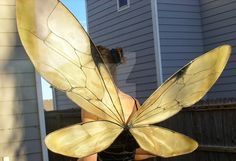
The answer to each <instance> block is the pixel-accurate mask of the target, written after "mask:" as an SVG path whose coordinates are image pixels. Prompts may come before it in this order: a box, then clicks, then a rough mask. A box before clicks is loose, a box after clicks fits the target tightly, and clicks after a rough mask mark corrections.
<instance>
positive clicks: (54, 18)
mask: <svg viewBox="0 0 236 161" xmlns="http://www.w3.org/2000/svg"><path fill="white" fill-rule="evenodd" d="M16 8H17V25H18V30H19V34H20V38H21V41H22V43H23V45H24V47H25V49H26V52H27V54H28V55H29V57H30V59H31V61H32V62H33V64H34V66H35V67H36V69H37V71H38V72H39V73H40V74H41V75H42V76H43V77H44V78H45V79H46V80H47V81H48V82H49V83H51V84H52V85H53V86H55V87H56V88H57V89H59V90H62V91H65V92H66V94H67V95H68V97H69V98H71V99H72V100H73V101H74V102H75V103H77V104H78V105H80V106H81V107H82V108H84V109H85V110H86V111H88V112H90V113H92V114H94V115H96V116H98V117H100V118H102V119H105V120H110V121H113V122H116V123H119V124H121V123H124V115H123V111H122V108H121V104H120V100H119V97H118V94H117V88H116V86H115V85H114V82H113V80H112V78H111V76H110V73H109V72H108V70H107V68H106V66H105V65H104V63H103V60H102V58H101V56H100V54H99V53H98V51H97V49H96V47H95V46H94V44H93V42H92V41H91V39H90V38H89V36H88V35H87V33H86V32H85V31H84V29H83V27H82V26H81V25H80V24H79V22H78V21H77V20H76V18H75V17H74V16H73V15H72V14H71V13H70V12H69V11H68V10H67V9H66V8H65V7H64V5H63V4H62V3H61V2H59V1H58V0H17V4H16Z"/></svg>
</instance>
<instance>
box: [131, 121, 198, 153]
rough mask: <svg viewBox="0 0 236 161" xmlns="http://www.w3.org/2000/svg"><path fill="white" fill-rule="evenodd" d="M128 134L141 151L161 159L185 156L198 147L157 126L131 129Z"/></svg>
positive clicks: (180, 136) (185, 138) (192, 142)
mask: <svg viewBox="0 0 236 161" xmlns="http://www.w3.org/2000/svg"><path fill="white" fill-rule="evenodd" d="M130 132H131V133H132V135H133V136H134V138H135V139H136V140H137V142H138V144H139V146H140V147H141V148H142V149H143V150H145V151H147V152H149V153H151V154H153V155H157V156H161V157H174V156H178V155H182V154H187V153H190V152H192V151H194V150H195V149H196V148H197V147H198V144H197V142H196V141H194V140H192V139H191V138H189V137H187V136H184V135H182V134H179V133H177V132H174V131H170V130H168V129H164V128H161V127H157V126H144V127H137V128H132V129H130Z"/></svg>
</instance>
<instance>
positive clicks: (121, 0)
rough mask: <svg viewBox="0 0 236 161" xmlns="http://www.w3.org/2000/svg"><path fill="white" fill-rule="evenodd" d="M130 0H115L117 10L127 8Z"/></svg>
mask: <svg viewBox="0 0 236 161" xmlns="http://www.w3.org/2000/svg"><path fill="white" fill-rule="evenodd" d="M129 5H130V1H129V0H117V10H118V11H122V10H124V9H127V8H129Z"/></svg>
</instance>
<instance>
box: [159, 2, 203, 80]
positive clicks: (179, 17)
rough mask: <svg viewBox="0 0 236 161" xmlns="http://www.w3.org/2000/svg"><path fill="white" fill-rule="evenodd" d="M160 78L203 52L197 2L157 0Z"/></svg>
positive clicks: (168, 74) (167, 75)
mask: <svg viewBox="0 0 236 161" xmlns="http://www.w3.org/2000/svg"><path fill="white" fill-rule="evenodd" d="M157 7H158V19H159V31H160V47H161V58H162V72H163V79H164V80H166V79H167V78H168V77H169V76H171V75H172V74H174V73H175V72H176V71H177V70H178V69H179V68H181V67H182V66H184V65H185V64H186V63H188V62H189V61H190V60H192V59H194V58H195V57H197V56H199V55H200V54H202V53H203V39H202V38H203V37H202V23H201V15H200V5H199V1H197V0H175V1H173V0H157Z"/></svg>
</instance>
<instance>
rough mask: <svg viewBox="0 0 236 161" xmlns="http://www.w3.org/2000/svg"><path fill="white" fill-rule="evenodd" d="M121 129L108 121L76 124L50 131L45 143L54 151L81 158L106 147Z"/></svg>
mask: <svg viewBox="0 0 236 161" xmlns="http://www.w3.org/2000/svg"><path fill="white" fill-rule="evenodd" d="M122 130H123V129H122V127H120V126H118V125H116V124H114V123H111V122H108V121H94V122H88V123H84V124H76V125H72V126H69V127H66V128H63V129H60V130H57V131H55V132H52V133H50V134H49V135H48V136H47V137H46V139H45V143H46V145H47V147H48V149H50V150H51V151H53V152H55V153H59V154H62V155H65V156H70V157H75V158H82V157H86V156H88V155H91V154H95V153H98V152H100V151H102V150H104V149H106V148H108V147H109V146H110V145H111V144H112V143H113V141H114V140H115V139H116V138H117V136H118V135H119V134H120V133H121V132H122Z"/></svg>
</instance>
